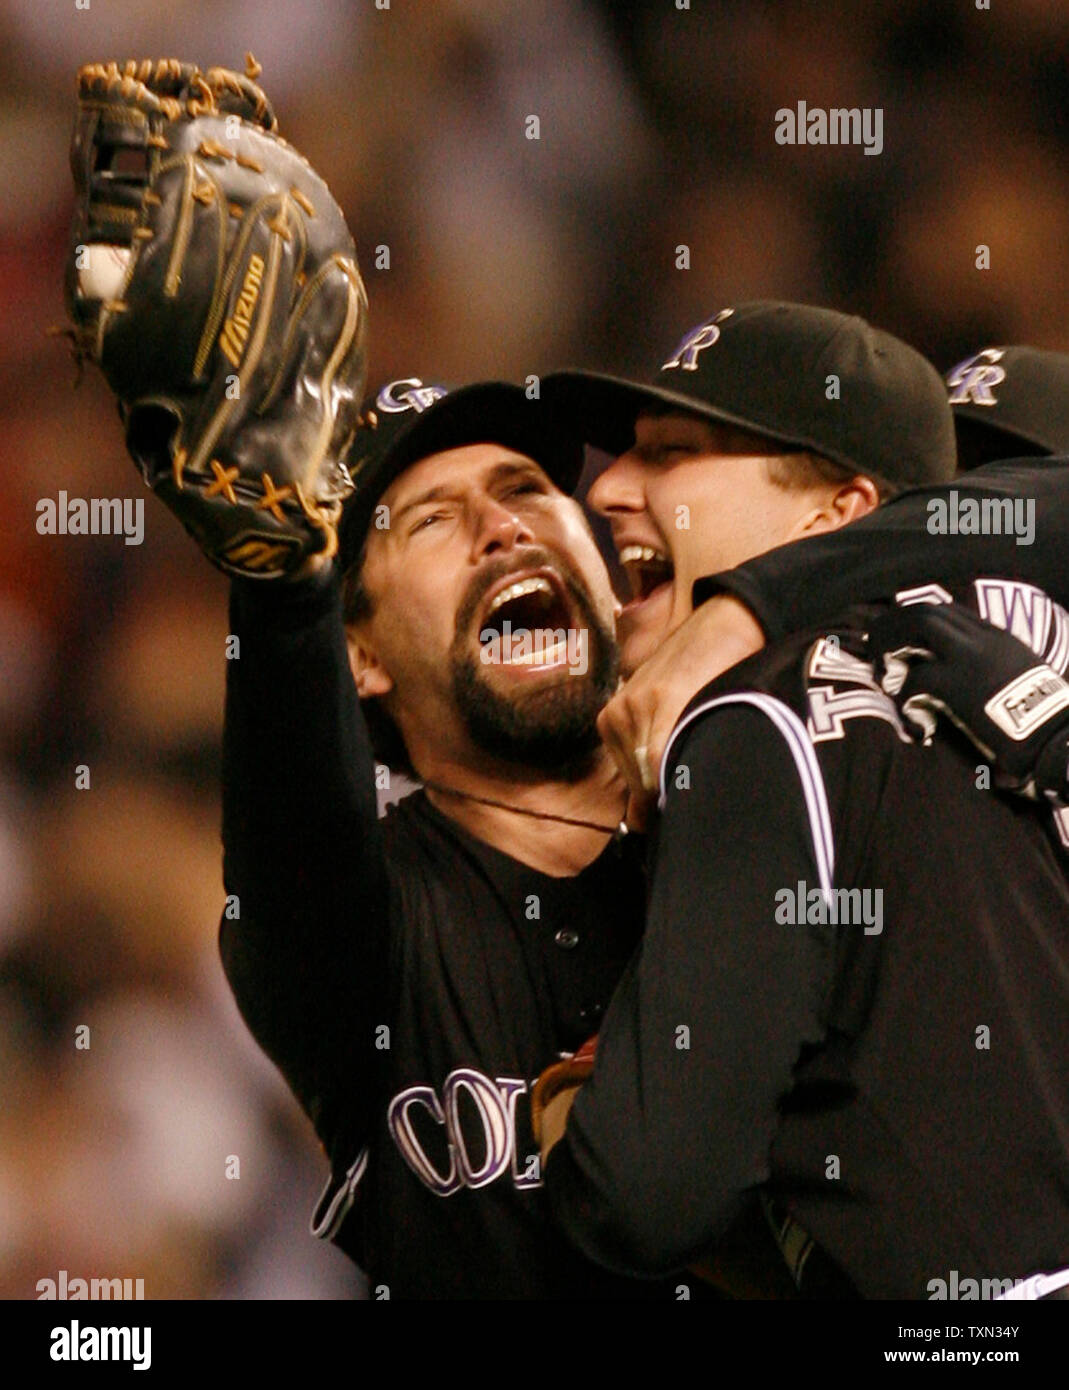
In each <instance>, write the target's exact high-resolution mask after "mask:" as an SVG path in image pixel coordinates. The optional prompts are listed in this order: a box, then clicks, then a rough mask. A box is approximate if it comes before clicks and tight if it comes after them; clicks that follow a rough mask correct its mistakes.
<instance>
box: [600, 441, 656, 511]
mask: <svg viewBox="0 0 1069 1390" xmlns="http://www.w3.org/2000/svg"><path fill="white" fill-rule="evenodd" d="M643 476H644V466H643V464H642V461H641V460H640V459H639V458H638V457H637V456H636V455H635V454H634V453H633V452H629V453H626V454H621V455H620V457H619V458H618V459H616V460H615V461H614V462H613V463H610V464H609V466H608V468H606V469H605V471H604V472H603V473H599V474H598V476H597V478H595V479H594V483H593V485H592V487H591V489H590V491H589V492H588V493H587V499H586V500H587V502H588V503H589V505H590V506H591V507H593V509H594V510H595V511H596V512H600V513H601V515H602V516H608V517H611V516H613V515H618V514H621V513H624V512H642V511H645V509H646V493H645V488H644V486H643Z"/></svg>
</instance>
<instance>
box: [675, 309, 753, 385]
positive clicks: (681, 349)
mask: <svg viewBox="0 0 1069 1390" xmlns="http://www.w3.org/2000/svg"><path fill="white" fill-rule="evenodd" d="M734 312H735V310H734V309H721V310H720V312H719V314H714V315H713V317H712V318H711V319H706V321H705V322H704V323H703V324H701V325H700V326H699V327H698V328H692V329H691V330H690V332H689V333H688V334H687V336H686V337H685V338H684V339H683V341H682V342H681V343H680V345H679V346H678V347H677V348H676V350H675V352H674V353H673V354H672V356H671V357H670V358H669V359H668V361H667V362H666V363H665V364H664V366H663V367H662V368H661V371H662V372H666V371H667V370H668V369H669V367H682V369H683V370H684V371H685V372H696V371H697V370H698V353H699V352H704V351H705V349H706V348H707V347H712V345H713V344H714V343H715V342H716V340H717V339H718V338H719V337H720V329H719V328H718V326H717V325H718V324H721V323H723V322H724V320H725V319H726V318H730V317H731V315H732V314H733V313H734Z"/></svg>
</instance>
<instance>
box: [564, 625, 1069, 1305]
mask: <svg viewBox="0 0 1069 1390" xmlns="http://www.w3.org/2000/svg"><path fill="white" fill-rule="evenodd" d="M861 651H862V648H861V647H860V644H859V643H856V642H855V641H854V636H853V634H852V633H851V632H850V631H848V630H843V631H842V632H834V633H828V632H827V631H825V632H824V633H822V634H813V633H811V634H809V635H808V636H806V635H799V636H795V637H793V638H789V639H785V640H784V641H782V642H780V643H778V644H776V645H775V646H773V647H771V648H769V649H767V650H766V651H765V652H762V653H760V654H759V655H758V656H757V657H755V658H753V659H752V660H751V661H749V662H747V663H745V664H744V665H742V666H740V667H737V668H735V670H734V671H732V672H731V673H729V676H728V677H725V678H721V680H720V681H718V682H714V683H713V684H712V685H711V686H709V687H707V689H706V690H705V691H703V692H702V693H701V695H700V696H699V697H697V698H696V700H695V701H694V702H693V704H692V706H691V707H690V709H689V710H688V712H687V713H686V714H685V715H684V717H683V719H682V720H681V722H680V725H679V726H678V728H677V731H676V734H675V736H674V738H673V741H672V743H671V746H670V748H669V750H668V752H667V754H666V758H665V761H664V764H663V767H662V808H663V814H662V817H661V822H660V826H659V830H658V834H657V854H656V868H655V873H654V878H653V883H652V896H651V902H650V911H649V917H648V923H647V928H646V934H645V937H644V940H643V944H642V947H641V952H640V954H639V955H638V956H637V957H636V959H635V961H634V962H633V963H632V965H631V966H629V968H628V971H627V973H626V975H625V978H624V981H623V982H622V984H621V986H620V989H619V990H618V992H617V994H616V996H615V997H614V1000H613V1003H612V1005H611V1007H610V1010H609V1013H608V1015H607V1017H606V1020H605V1023H604V1025H603V1027H602V1030H601V1033H600V1037H599V1050H598V1060H597V1064H596V1066H595V1070H594V1073H593V1076H592V1078H591V1080H590V1081H589V1082H588V1083H587V1085H586V1086H585V1087H584V1088H583V1089H582V1091H581V1092H580V1094H579V1096H578V1098H577V1100H576V1102H575V1105H574V1108H573V1111H572V1115H571V1118H570V1121H569V1126H568V1130H567V1133H566V1137H565V1139H564V1140H563V1141H562V1142H561V1144H560V1145H558V1147H557V1148H556V1149H555V1150H554V1151H553V1153H552V1154H551V1156H550V1158H549V1162H548V1164H547V1167H546V1183H547V1191H548V1193H549V1196H550V1201H551V1205H552V1207H553V1209H554V1213H555V1215H556V1216H557V1217H558V1219H559V1220H560V1221H561V1223H562V1224H563V1225H564V1226H565V1227H566V1228H567V1229H568V1230H569V1232H570V1233H571V1234H572V1236H573V1238H574V1239H575V1240H576V1242H577V1244H578V1246H579V1247H580V1248H581V1249H582V1250H583V1251H584V1252H585V1253H587V1254H589V1255H590V1256H591V1257H592V1258H596V1259H599V1260H601V1261H603V1262H604V1263H605V1264H606V1265H607V1266H608V1267H610V1268H613V1269H616V1270H619V1271H644V1272H653V1271H657V1272H663V1271H667V1270H671V1269H675V1268H679V1267H682V1266H684V1265H686V1264H687V1263H688V1262H689V1261H691V1260H692V1259H694V1258H695V1257H696V1256H700V1254H701V1252H702V1251H703V1249H705V1248H707V1247H708V1246H709V1245H710V1244H713V1245H715V1243H716V1241H717V1239H718V1237H719V1236H720V1235H721V1233H722V1232H723V1230H724V1229H725V1227H726V1225H727V1224H728V1223H729V1222H730V1220H731V1219H732V1217H733V1214H734V1212H735V1211H736V1209H737V1207H738V1205H739V1203H740V1201H742V1200H743V1198H744V1197H745V1196H747V1195H748V1194H751V1193H752V1192H753V1191H754V1190H755V1189H760V1190H762V1191H763V1192H764V1193H766V1194H767V1195H768V1196H769V1197H771V1198H772V1199H773V1201H774V1202H775V1203H776V1204H777V1206H779V1207H780V1208H781V1209H783V1210H786V1211H787V1212H788V1213H789V1214H790V1215H791V1217H792V1218H793V1220H794V1221H796V1222H797V1223H799V1224H800V1227H801V1228H802V1231H803V1232H805V1233H807V1234H808V1236H809V1237H811V1238H812V1239H813V1240H815V1241H816V1242H817V1245H818V1247H819V1249H820V1250H821V1251H823V1252H824V1253H825V1254H826V1255H827V1256H830V1258H831V1260H832V1261H833V1262H834V1265H835V1266H837V1267H838V1269H839V1270H841V1271H843V1272H845V1274H846V1276H847V1278H848V1280H849V1283H850V1284H851V1285H852V1286H853V1288H854V1289H855V1290H856V1291H858V1292H859V1293H860V1294H861V1295H863V1296H865V1297H877V1298H880V1297H904V1298H926V1297H929V1296H932V1294H933V1292H935V1291H937V1290H938V1289H939V1288H940V1287H942V1288H943V1289H944V1290H945V1289H946V1288H947V1287H948V1286H950V1285H951V1284H953V1283H954V1282H955V1281H956V1280H957V1281H961V1280H964V1279H967V1278H972V1279H976V1280H978V1281H984V1280H986V1281H989V1282H988V1283H987V1284H986V1285H985V1284H978V1285H977V1287H984V1288H987V1289H992V1288H994V1287H995V1285H993V1284H992V1283H991V1282H990V1281H996V1280H997V1281H1012V1280H1016V1279H1019V1278H1023V1277H1025V1276H1028V1275H1030V1274H1032V1273H1034V1272H1037V1271H1050V1270H1055V1269H1060V1268H1062V1267H1064V1266H1066V1265H1069V1068H1067V1067H1066V1065H1065V1052H1066V1044H1067V1041H1069V888H1067V881H1066V876H1065V873H1064V869H1063V862H1062V861H1061V859H1060V857H1059V851H1058V849H1057V847H1056V843H1055V841H1054V839H1053V837H1051V836H1050V835H1049V834H1048V833H1047V829H1046V827H1045V825H1044V823H1043V812H1042V810H1041V809H1040V808H1037V807H1034V806H1032V805H1031V804H1029V803H1027V802H1024V801H1021V800H1014V799H1011V798H1009V797H1003V796H1001V795H998V794H995V793H993V792H991V791H987V790H983V789H981V788H982V787H983V786H984V785H985V783H984V780H983V779H982V778H978V777H977V775H976V767H975V766H974V765H975V764H976V763H977V762H978V757H977V755H976V754H975V752H974V751H973V750H972V748H971V746H970V745H965V744H958V743H957V742H955V741H954V739H953V738H945V737H942V736H940V737H937V738H936V740H935V742H934V743H933V745H932V746H931V747H929V748H923V747H920V746H918V745H916V744H914V743H912V742H911V741H910V740H909V739H908V738H907V737H906V736H905V735H904V733H903V730H902V728H901V726H900V723H899V719H898V714H897V712H896V710H895V707H894V705H893V703H892V702H891V701H890V700H889V699H887V698H886V697H885V696H884V695H883V693H882V691H880V689H879V688H878V686H877V685H876V683H875V681H874V680H873V677H872V671H871V668H870V667H869V666H868V665H867V663H865V662H864V661H863V660H861V659H859V654H860V652H861ZM978 783H979V785H978ZM955 1271H956V1273H955ZM940 1281H941V1283H940ZM1008 1286H1009V1284H1008V1282H1000V1283H999V1284H998V1285H997V1288H998V1291H1002V1289H1004V1288H1006V1287H1008ZM944 1296H945V1295H944Z"/></svg>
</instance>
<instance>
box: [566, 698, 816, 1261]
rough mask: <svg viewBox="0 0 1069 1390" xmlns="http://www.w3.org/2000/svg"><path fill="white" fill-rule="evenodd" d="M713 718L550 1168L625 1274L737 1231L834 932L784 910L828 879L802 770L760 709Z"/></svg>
mask: <svg viewBox="0 0 1069 1390" xmlns="http://www.w3.org/2000/svg"><path fill="white" fill-rule="evenodd" d="M714 720H716V721H718V723H717V725H716V726H715V727H714V726H713V725H712V724H709V726H708V728H706V729H702V727H701V726H696V732H695V734H694V735H692V737H690V738H689V739H687V740H686V741H685V742H684V745H683V752H682V754H681V756H682V758H683V760H684V761H685V762H686V763H687V765H688V767H689V772H690V787H689V789H688V790H687V791H673V793H671V794H670V796H669V801H668V805H667V807H666V811H665V816H664V819H663V822H662V825H661V830H660V848H659V853H658V860H657V866H656V872H655V876H654V883H653V890H652V896H651V901H650V908H649V913H648V918H647V927H646V934H645V937H644V939H643V944H642V947H641V953H640V955H639V956H638V957H636V960H635V961H634V962H632V965H631V966H630V967H629V969H628V972H627V974H626V975H625V976H624V979H623V981H622V982H621V985H620V987H619V989H618V990H617V992H616V994H615V995H614V997H613V1001H612V1005H611V1007H610V1009H609V1012H608V1014H607V1015H606V1018H605V1020H604V1023H603V1025H602V1028H601V1030H600V1032H599V1035H598V1056H597V1060H596V1062H595V1065H594V1070H593V1074H592V1076H591V1077H590V1079H589V1081H587V1083H586V1084H585V1085H584V1086H583V1088H582V1089H581V1090H580V1092H579V1094H578V1096H577V1097H576V1100H575V1104H574V1105H573V1107H572V1111H571V1114H570V1116H569V1120H568V1125H567V1130H566V1133H565V1137H564V1139H563V1140H562V1141H561V1143H560V1144H559V1145H558V1146H557V1147H556V1148H555V1149H554V1150H553V1152H552V1154H551V1155H550V1157H549V1160H548V1163H547V1166H546V1173H545V1183H546V1191H547V1194H548V1197H549V1201H550V1204H551V1206H552V1208H553V1211H554V1213H555V1215H556V1218H557V1219H558V1221H559V1222H560V1224H561V1225H562V1227H563V1228H564V1230H565V1231H566V1232H567V1233H568V1234H569V1235H570V1237H571V1238H572V1239H573V1241H575V1243H576V1244H577V1245H578V1246H579V1248H580V1249H581V1250H582V1251H583V1252H584V1253H585V1254H586V1255H587V1256H588V1257H590V1258H593V1259H595V1260H598V1261H599V1262H600V1263H603V1264H606V1265H608V1266H609V1267H610V1268H612V1269H615V1270H617V1271H618V1272H621V1273H630V1274H649V1275H653V1274H661V1273H667V1272H669V1271H671V1270H674V1269H679V1268H682V1267H684V1266H685V1265H687V1264H689V1263H690V1262H691V1261H693V1259H694V1258H695V1257H696V1256H697V1255H698V1254H700V1253H701V1252H702V1251H703V1250H704V1249H705V1248H706V1247H708V1246H709V1245H710V1244H713V1243H715V1242H716V1240H717V1239H718V1238H719V1237H720V1236H721V1235H722V1234H723V1233H724V1232H725V1231H726V1230H727V1229H728V1227H729V1226H730V1224H731V1222H732V1221H733V1219H734V1218H735V1216H736V1215H737V1213H738V1210H739V1204H740V1202H741V1201H742V1200H743V1199H744V1197H745V1195H746V1194H747V1193H749V1192H750V1191H751V1190H752V1189H753V1188H754V1187H755V1186H757V1185H758V1184H760V1183H761V1182H763V1181H764V1180H765V1179H766V1178H767V1177H768V1165H769V1158H768V1154H769V1147H770V1143H771V1138H772V1135H773V1133H774V1131H775V1128H776V1125H777V1123H778V1112H777V1103H778V1101H779V1099H780V1098H781V1097H782V1095H783V1094H784V1093H785V1092H786V1091H787V1090H789V1088H790V1085H791V1073H792V1068H793V1066H794V1064H795V1062H796V1061H797V1058H798V1054H799V1051H800V1049H801V1047H802V1046H803V1044H804V1043H806V1042H815V1041H817V1040H818V1039H819V1037H820V1036H821V1026H820V1022H819V1019H818V1017H817V1009H818V1007H819V1000H820V998H821V997H822V992H823V990H824V988H825V982H826V980H827V978H828V973H829V970H830V962H829V960H828V957H827V952H828V940H827V931H828V929H827V928H826V927H825V928H824V929H823V934H821V933H820V932H817V933H814V932H813V930H812V929H810V928H807V927H806V926H805V925H804V924H801V925H795V924H793V923H787V922H784V921H783V920H782V917H781V920H777V894H779V893H781V891H782V889H783V888H785V887H788V888H789V890H790V892H791V894H792V895H793V894H794V893H795V891H796V888H797V884H798V882H799V881H800V880H804V881H807V882H808V883H810V884H815V883H816V882H817V871H816V869H815V866H814V861H813V857H812V852H811V849H810V845H811V840H810V833H809V824H808V819H807V815H806V811H805V805H804V800H803V795H802V791H801V787H800V784H799V779H798V772H797V770H796V768H795V765H794V763H793V761H792V758H791V755H790V752H789V749H788V746H787V744H786V743H785V741H784V740H783V738H782V737H781V736H780V734H779V733H777V732H776V730H775V729H774V727H773V725H772V723H771V721H770V720H768V719H766V718H765V716H764V715H763V714H759V713H756V712H755V711H751V710H748V709H744V710H738V711H736V710H729V711H726V712H723V713H719V714H717V715H715V716H714ZM707 723H708V721H707ZM754 766H759V767H761V768H762V777H761V779H760V781H759V782H758V783H757V784H755V783H754V778H753V775H752V769H753V767H754ZM711 845H712V846H715V853H710V848H709V847H710V846H711ZM755 847H759V849H758V850H757V852H755Z"/></svg>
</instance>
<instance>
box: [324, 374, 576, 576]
mask: <svg viewBox="0 0 1069 1390" xmlns="http://www.w3.org/2000/svg"><path fill="white" fill-rule="evenodd" d="M359 418H360V427H359V429H358V430H357V433H356V436H355V438H354V439H353V442H352V445H351V446H350V448H349V452H348V454H347V455H346V459H345V465H346V467H347V468H348V470H349V473H350V475H351V477H352V479H353V482H354V483H355V485H356V489H355V491H354V492H353V493H352V494H351V495H350V496H349V498H348V499H347V501H346V503H345V506H344V509H343V511H342V518H341V524H340V528H339V558H340V563H341V566H342V568H343V569H345V568H347V567H348V566H349V565H350V564H351V563H352V562H353V561H354V560H355V559H356V558H357V556H358V555H359V554H360V550H361V548H362V547H363V544H364V538H365V536H366V535H367V531H368V527H369V526H370V524H371V519H372V517H373V516H374V514H375V506H376V504H377V502H378V500H379V498H380V497H381V496H382V494H383V493H384V492H385V491H386V489H387V488H388V487H389V486H390V484H391V483H392V482H393V480H394V479H395V478H397V477H399V476H400V475H401V474H402V473H403V472H404V471H405V469H406V468H409V467H410V466H411V465H412V464H414V463H418V462H419V460H420V459H424V458H427V457H428V456H429V455H431V454H438V453H441V452H442V451H443V450H446V449H459V448H461V447H462V446H464V445H465V444H482V443H492V444H502V445H504V446H505V447H506V448H508V449H515V450H516V451H517V452H518V453H521V454H526V455H527V456H528V457H529V458H533V459H534V460H535V462H536V463H538V464H539V465H541V467H542V468H543V469H544V471H545V472H546V474H547V475H548V476H549V478H550V479H551V480H552V481H553V482H554V483H555V484H556V485H557V487H559V488H560V489H561V491H562V492H569V493H570V492H572V491H573V489H574V488H575V485H576V483H577V482H578V481H579V474H580V473H581V472H582V467H583V445H582V443H581V441H580V439H579V438H578V436H577V435H576V434H575V433H573V432H569V431H568V430H567V429H566V428H565V426H564V425H563V424H562V423H561V420H560V417H559V416H558V415H557V413H556V412H555V411H554V410H552V409H551V408H550V407H549V406H547V405H546V404H545V403H544V402H543V401H542V400H539V399H537V398H535V399H530V398H529V397H528V395H527V393H526V392H525V391H524V390H523V388H522V387H519V386H514V385H513V384H512V383H511V382H506V381H485V382H477V383H475V384H473V385H470V386H460V387H456V388H453V387H449V386H440V385H426V384H424V382H423V381H422V379H421V378H419V377H414V376H413V377H405V378H402V379H401V380H398V381H390V382H387V383H386V385H385V386H383V387H381V389H380V390H378V391H376V392H374V393H373V394H372V395H370V396H368V398H367V399H366V400H365V401H364V404H363V406H362V407H361V410H360V417H359Z"/></svg>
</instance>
